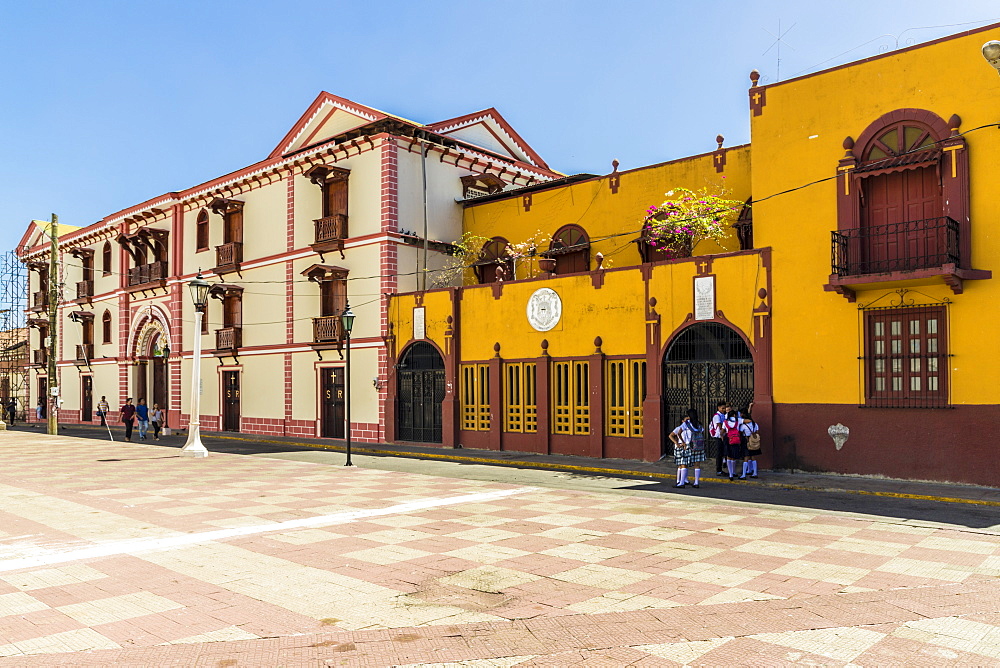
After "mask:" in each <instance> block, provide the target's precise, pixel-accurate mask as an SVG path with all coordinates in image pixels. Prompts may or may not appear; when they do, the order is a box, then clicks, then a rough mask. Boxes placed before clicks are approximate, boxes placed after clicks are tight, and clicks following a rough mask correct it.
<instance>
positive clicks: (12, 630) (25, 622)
mask: <svg viewBox="0 0 1000 668" xmlns="http://www.w3.org/2000/svg"><path fill="white" fill-rule="evenodd" d="M82 628H84V625H83V624H81V623H80V622H78V621H76V620H75V619H73V618H72V617H68V616H66V615H64V614H62V613H61V612H57V611H46V610H41V611H38V612H28V613H24V614H21V615H16V616H10V617H3V618H2V619H0V639H2V644H9V643H16V642H23V641H25V640H31V639H32V638H40V637H42V636H46V635H52V634H55V633H63V632H65V631H75V630H77V629H82Z"/></svg>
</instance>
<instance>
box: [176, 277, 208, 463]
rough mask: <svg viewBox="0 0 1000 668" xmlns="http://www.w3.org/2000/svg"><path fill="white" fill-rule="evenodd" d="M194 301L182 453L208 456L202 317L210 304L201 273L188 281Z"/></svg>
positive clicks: (206, 287)
mask: <svg viewBox="0 0 1000 668" xmlns="http://www.w3.org/2000/svg"><path fill="white" fill-rule="evenodd" d="M188 287H189V288H191V300H192V301H194V359H192V360H191V419H190V421H189V423H188V437H187V443H185V444H184V448H183V449H182V450H181V454H182V455H185V456H187V457H208V449H207V448H206V447H205V445H204V444H203V443H202V442H201V319H202V318H203V317H205V307H206V306H207V305H208V288H209V285H208V281H206V280H204V279H203V278H202V277H201V273H200V272H199V273H198V276H197V277H196V278H195V279H194V280H193V281H191V282H190V283H188Z"/></svg>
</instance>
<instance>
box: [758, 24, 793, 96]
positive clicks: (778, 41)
mask: <svg viewBox="0 0 1000 668" xmlns="http://www.w3.org/2000/svg"><path fill="white" fill-rule="evenodd" d="M797 25H798V23H793V24H792V25H791V26H790V27H789V28H788V30H786V31H784V32H781V19H778V34H777V35H775V34H774V33H773V32H771V31H770V30H768V29H767V28H761V30H763V31H764V32H766V33H767V34H768V35H770V36H771V37H773V38H774V41H773V42H772V43H771V46H769V47H767V49H765V50H764V53H762V54H760V55H762V56H765V55H767V52H768V51H770V50H771V49H774V50H775V53H776V54H777V56H778V68H777V72H775V77H774V80H775V81H781V45H782V44H785V46H787V47H788V48H789V49H791V50H792V51H794V50H795V47H794V46H792V45H791V44H788V43H787V42H785V41H784V37H785V35H787V34H788V33H789V32H791V31H792V28H794V27H795V26H797ZM775 47H777V48H776V49H775Z"/></svg>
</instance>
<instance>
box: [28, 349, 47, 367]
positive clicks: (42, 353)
mask: <svg viewBox="0 0 1000 668" xmlns="http://www.w3.org/2000/svg"><path fill="white" fill-rule="evenodd" d="M31 360H32V362H34V363H35V364H37V365H39V366H45V365H46V364H48V363H49V356H48V352H47V351H46V350H45V349H44V348H42V349H41V350H33V351H31Z"/></svg>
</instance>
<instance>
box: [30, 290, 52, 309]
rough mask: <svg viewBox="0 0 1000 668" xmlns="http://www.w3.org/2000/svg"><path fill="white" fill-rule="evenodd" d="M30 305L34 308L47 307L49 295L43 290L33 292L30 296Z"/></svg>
mask: <svg viewBox="0 0 1000 668" xmlns="http://www.w3.org/2000/svg"><path fill="white" fill-rule="evenodd" d="M31 305H32V306H33V307H34V308H45V307H46V306H48V305H49V293H48V292H46V291H45V290H39V291H38V292H33V293H32V294H31Z"/></svg>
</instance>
